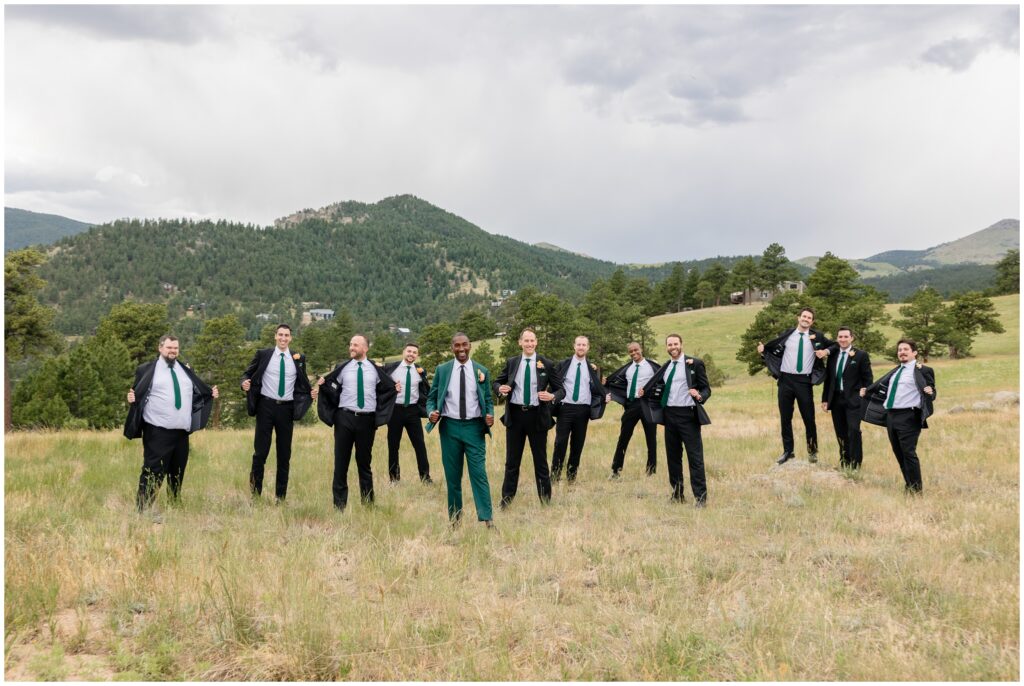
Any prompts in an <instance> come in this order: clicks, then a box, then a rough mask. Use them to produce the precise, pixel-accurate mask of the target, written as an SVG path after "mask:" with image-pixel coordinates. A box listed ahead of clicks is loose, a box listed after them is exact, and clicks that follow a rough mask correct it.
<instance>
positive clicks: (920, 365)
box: [916, 362, 924, 369]
mask: <svg viewBox="0 0 1024 686" xmlns="http://www.w3.org/2000/svg"><path fill="white" fill-rule="evenodd" d="M916 366H917V368H918V369H920V368H921V367H923V366H924V365H923V364H921V363H920V362H918V363H917V365H916Z"/></svg>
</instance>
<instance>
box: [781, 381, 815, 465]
mask: <svg viewBox="0 0 1024 686" xmlns="http://www.w3.org/2000/svg"><path fill="white" fill-rule="evenodd" d="M794 400H796V404H797V407H799V408H800V418H801V419H803V420H804V433H805V434H806V435H807V454H808V455H817V454H818V427H817V426H815V424H814V386H813V385H811V377H810V376H809V375H807V374H786V373H784V372H783V373H782V375H781V377H780V378H779V419H780V420H781V422H782V449H783V451H785V452H787V453H791V452H793V401H794Z"/></svg>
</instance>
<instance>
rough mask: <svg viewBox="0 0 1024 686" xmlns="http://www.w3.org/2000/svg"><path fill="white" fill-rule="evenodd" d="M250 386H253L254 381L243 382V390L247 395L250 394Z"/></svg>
mask: <svg viewBox="0 0 1024 686" xmlns="http://www.w3.org/2000/svg"><path fill="white" fill-rule="evenodd" d="M250 386H252V381H250V380H249V379H246V380H245V381H243V382H242V390H243V391H245V392H246V393H248V392H249V387H250Z"/></svg>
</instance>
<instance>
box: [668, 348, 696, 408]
mask: <svg viewBox="0 0 1024 686" xmlns="http://www.w3.org/2000/svg"><path fill="white" fill-rule="evenodd" d="M672 362H677V364H676V365H675V368H676V373H675V375H672ZM670 375H672V387H671V388H669V387H667V386H666V388H665V390H663V391H662V393H668V403H666V405H667V406H668V407H693V406H694V404H695V403H694V400H693V397H692V396H691V395H690V385H689V384H688V383H686V358H685V357H684V356H683V354H682V353H680V354H679V359H678V360H672V361H670V362H669V363H668V364H666V365H665V366H664V368H663V373H662V375H661V378H662V379H664V380H665V383H666V384H668V377H669V376H670Z"/></svg>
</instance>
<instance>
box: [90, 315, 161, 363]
mask: <svg viewBox="0 0 1024 686" xmlns="http://www.w3.org/2000/svg"><path fill="white" fill-rule="evenodd" d="M169 328H170V324H169V323H168V319H167V306H166V305H161V304H158V303H136V302H124V303H120V304H118V305H114V306H113V307H112V308H110V312H109V313H108V314H107V316H106V317H104V318H103V319H102V320H100V324H99V327H98V328H97V329H96V335H98V336H102V337H104V338H115V339H117V340H119V341H121V343H123V344H124V346H125V347H126V348H128V354H129V355H130V356H131V358H132V362H134V363H135V364H136V365H140V364H142V363H143V362H146V361H148V360H152V359H154V358H155V357H156V356H157V348H158V347H159V345H160V337H161V336H163V335H164V334H165V333H167V332H168V329H169Z"/></svg>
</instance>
